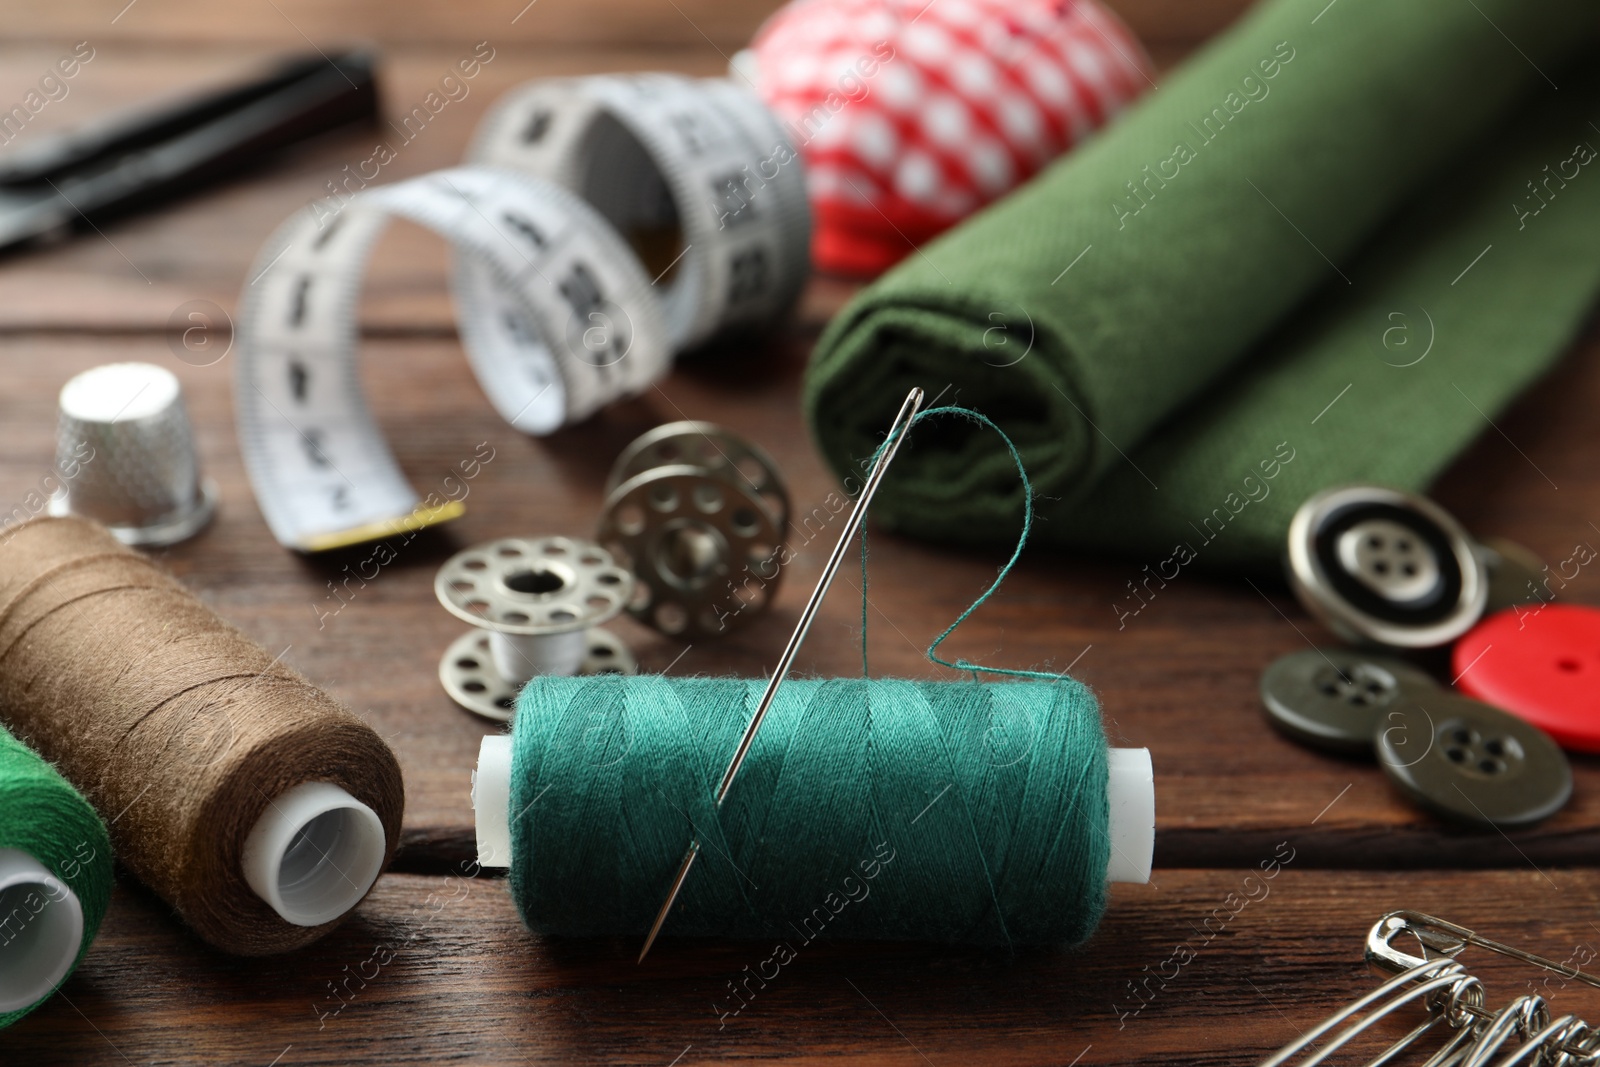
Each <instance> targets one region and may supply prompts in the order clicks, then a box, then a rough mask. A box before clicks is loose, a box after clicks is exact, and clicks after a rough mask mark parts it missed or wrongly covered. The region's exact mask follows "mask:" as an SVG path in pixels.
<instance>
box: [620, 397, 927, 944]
mask: <svg viewBox="0 0 1600 1067" xmlns="http://www.w3.org/2000/svg"><path fill="white" fill-rule="evenodd" d="M922 396H923V394H922V390H921V389H915V388H914V389H912V390H911V392H910V393H908V394H906V399H905V402H904V403H903V404H901V405H900V413H899V414H898V415H896V416H895V417H894V423H893V425H891V426H890V427H889V436H888V437H887V438H886V439H885V441H884V447H883V448H882V449H881V450H880V451H879V453H878V458H877V461H876V462H874V463H873V465H872V470H871V471H869V472H868V474H867V484H866V485H864V486H862V488H861V495H860V496H858V497H856V504H855V507H853V508H851V509H850V518H849V519H847V520H846V521H845V525H844V532H842V533H841V534H840V535H839V543H838V544H837V545H835V546H834V548H833V554H832V555H830V556H829V557H828V562H827V564H826V565H825V566H824V567H823V568H822V577H821V578H819V579H817V587H816V588H815V589H813V590H812V591H811V599H809V600H807V601H806V606H805V608H804V610H802V611H801V612H800V621H799V622H798V623H796V624H795V628H794V633H793V634H791V635H790V637H789V643H788V644H787V645H785V646H784V649H783V655H781V656H779V657H778V665H777V666H776V667H774V668H773V669H772V677H771V678H770V679H768V681H767V688H766V691H765V692H763V693H762V694H761V701H760V703H758V704H757V705H756V710H755V714H753V715H751V716H750V724H749V725H748V726H746V727H745V729H744V736H743V737H741V738H740V739H739V747H738V748H736V749H735V750H734V752H733V759H732V760H731V761H729V763H728V769H727V770H726V771H725V772H723V775H722V784H721V785H719V786H718V787H717V797H716V805H717V807H718V808H720V807H722V802H723V801H724V800H725V799H727V796H728V790H729V789H730V788H732V786H733V779H734V777H735V776H736V775H737V774H738V773H739V768H740V766H741V765H743V763H744V758H745V756H747V755H749V753H750V745H751V742H753V741H754V740H755V739H756V731H757V730H759V729H761V722H762V720H763V719H765V718H766V717H767V712H768V711H769V710H770V709H771V708H772V701H773V699H774V698H775V697H777V695H778V686H780V685H782V684H783V679H784V676H785V675H787V674H788V673H789V668H790V667H791V666H793V665H794V658H795V656H796V655H797V654H798V653H799V651H800V645H801V643H802V642H803V641H805V639H806V633H807V631H809V630H810V629H811V622H812V620H813V619H815V618H816V616H817V609H818V608H819V607H821V605H822V598H823V597H824V596H826V595H827V592H828V586H830V585H831V584H833V576H834V575H835V574H837V573H838V571H839V564H841V563H843V562H844V556H845V553H846V552H847V551H849V549H850V542H851V541H852V540H853V539H854V537H855V532H856V530H857V528H859V527H860V525H861V524H862V523H863V522H865V521H866V517H867V505H869V504H871V503H872V497H873V494H875V493H876V492H877V491H878V483H879V482H881V481H883V476H884V473H885V472H887V471H888V469H889V463H890V462H891V461H892V460H893V459H894V456H895V453H896V452H898V451H900V443H901V442H902V441H904V440H905V438H906V434H907V433H909V432H910V431H911V423H912V421H913V420H914V419H915V418H916V417H917V411H918V409H919V408H921V407H922ZM699 855H700V839H699V838H698V837H696V838H694V839H692V840H691V841H690V842H689V850H688V851H687V852H685V853H684V854H683V862H682V863H680V864H679V865H678V873H677V875H676V876H674V877H673V879H672V888H671V890H669V891H668V893H667V899H666V902H665V903H663V904H662V905H661V910H660V911H659V912H657V913H656V921H655V922H654V923H652V924H651V926H650V933H649V934H648V935H646V936H645V939H644V947H643V948H641V949H640V950H639V959H638V962H639V963H643V962H644V957H645V954H646V953H647V952H649V951H650V946H651V945H653V944H655V942H656V935H657V934H659V933H661V926H662V924H663V923H665V922H666V921H667V915H668V914H669V913H670V912H671V911H672V905H673V903H674V902H676V901H677V899H678V894H679V893H681V892H682V891H683V883H684V882H685V881H687V880H688V878H689V870H690V868H692V867H693V866H694V861H695V858H696V857H698V856H699Z"/></svg>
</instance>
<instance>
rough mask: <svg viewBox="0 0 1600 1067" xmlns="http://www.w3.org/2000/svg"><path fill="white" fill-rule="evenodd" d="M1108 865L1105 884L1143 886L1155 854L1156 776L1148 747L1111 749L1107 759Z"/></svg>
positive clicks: (1148, 878)
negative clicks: (1109, 858) (1109, 841)
mask: <svg viewBox="0 0 1600 1067" xmlns="http://www.w3.org/2000/svg"><path fill="white" fill-rule="evenodd" d="M1106 800H1107V801H1108V802H1109V803H1110V808H1111V818H1110V820H1109V821H1108V822H1107V824H1106V836H1107V837H1109V838H1110V839H1111V863H1110V865H1109V866H1107V867H1106V881H1108V882H1132V883H1134V884H1136V885H1143V884H1144V883H1145V882H1148V881H1149V880H1150V865H1151V863H1152V862H1153V861H1154V860H1155V852H1156V776H1155V768H1154V767H1152V766H1151V764H1150V750H1149V749H1148V748H1114V749H1112V750H1111V751H1110V753H1109V754H1108V755H1107V757H1106Z"/></svg>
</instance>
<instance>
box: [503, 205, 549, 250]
mask: <svg viewBox="0 0 1600 1067" xmlns="http://www.w3.org/2000/svg"><path fill="white" fill-rule="evenodd" d="M500 218H501V221H503V222H504V223H505V224H506V225H507V226H509V227H511V228H512V229H513V230H515V231H516V232H517V233H520V234H521V235H522V236H524V237H526V238H527V239H528V243H529V244H531V245H533V249H534V251H535V252H543V251H544V250H545V246H546V245H547V244H549V241H548V240H547V239H546V237H545V235H544V231H543V230H541V229H539V227H537V226H535V225H534V224H533V222H532V221H531V220H529V219H527V218H525V217H523V216H522V215H519V214H517V213H516V212H515V211H506V212H502V213H501V215H500Z"/></svg>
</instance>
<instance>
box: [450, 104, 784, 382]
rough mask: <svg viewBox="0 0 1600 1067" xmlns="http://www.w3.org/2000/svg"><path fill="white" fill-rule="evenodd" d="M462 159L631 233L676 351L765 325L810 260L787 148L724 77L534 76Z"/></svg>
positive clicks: (763, 110)
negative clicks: (520, 176)
mask: <svg viewBox="0 0 1600 1067" xmlns="http://www.w3.org/2000/svg"><path fill="white" fill-rule="evenodd" d="M467 158H468V160H469V161H470V162H474V163H486V164H491V165H495V166H506V167H512V168H514V169H517V170H523V171H527V172H528V173H530V174H537V175H539V176H541V177H544V178H549V179H550V180H551V181H554V182H556V183H558V184H560V185H563V186H565V187H567V188H568V189H571V190H573V191H574V192H576V193H577V194H578V195H579V196H581V197H583V199H584V200H586V201H588V202H589V203H590V204H592V205H594V206H595V208H596V209H598V210H599V212H600V213H601V214H602V215H604V216H605V217H606V218H607V219H609V220H610V221H611V223H612V224H613V225H614V226H616V227H617V229H618V230H620V231H621V232H622V233H623V234H625V235H627V236H629V237H630V238H631V239H632V243H633V244H634V246H635V247H636V248H637V249H639V250H640V251H641V254H643V256H644V257H645V259H646V261H647V262H650V263H651V265H652V267H654V269H653V270H652V271H651V277H657V276H658V275H665V277H663V278H662V280H663V281H664V282H665V283H666V284H665V285H663V286H661V288H662V289H663V299H664V301H665V303H666V307H667V328H668V330H669V331H670V333H671V337H672V346H673V348H674V350H676V351H682V350H684V349H687V348H693V347H695V346H696V345H699V344H702V343H704V342H705V341H707V340H710V339H711V338H712V337H713V336H715V335H716V334H718V333H720V332H722V331H724V330H727V329H730V328H732V329H737V328H738V327H741V326H760V325H763V324H766V323H770V322H771V321H772V320H774V319H776V318H778V317H779V316H781V315H782V314H784V312H786V311H787V310H788V309H789V307H790V306H791V305H792V304H793V303H794V301H795V298H796V297H797V296H798V295H799V293H800V288H801V286H802V285H804V284H805V279H806V275H807V273H808V272H809V270H810V266H811V259H810V245H811V214H810V207H809V206H808V203H807V200H806V187H805V175H804V173H803V172H802V170H801V167H800V161H799V159H798V157H797V154H796V152H795V149H794V146H793V145H792V144H791V143H790V142H789V138H788V136H787V135H786V134H785V133H784V130H783V127H782V126H781V125H779V123H778V120H777V118H776V117H775V116H774V115H773V114H772V112H771V111H769V110H768V109H767V106H766V105H765V104H763V103H762V102H761V99H760V97H758V96H756V94H755V93H754V92H753V91H751V90H750V89H748V88H747V87H745V86H743V85H740V84H739V83H737V82H734V81H732V80H729V79H726V78H686V77H683V76H681V75H676V74H632V75H598V76H593V77H586V78H564V79H552V80H550V81H541V82H534V83H532V84H529V85H525V86H523V87H521V88H519V89H515V90H513V91H512V92H510V93H508V94H507V95H506V96H505V97H503V98H502V99H501V101H500V102H499V103H497V104H496V105H495V107H494V110H493V111H492V112H491V113H490V114H489V116H488V117H487V118H486V119H485V120H484V122H483V125H482V127H481V128H480V129H479V133H478V137H477V139H476V141H475V142H474V144H473V146H472V148H471V150H470V151H469V152H468V157H467Z"/></svg>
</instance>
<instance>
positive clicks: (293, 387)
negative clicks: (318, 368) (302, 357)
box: [289, 359, 311, 404]
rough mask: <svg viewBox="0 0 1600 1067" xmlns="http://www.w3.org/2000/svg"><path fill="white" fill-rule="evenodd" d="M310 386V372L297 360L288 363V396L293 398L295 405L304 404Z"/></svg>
mask: <svg viewBox="0 0 1600 1067" xmlns="http://www.w3.org/2000/svg"><path fill="white" fill-rule="evenodd" d="M310 385H311V372H310V371H309V370H307V369H306V365H305V364H304V363H301V362H300V361H299V360H298V359H292V360H290V361H289V395H290V396H292V397H294V399H295V402H296V403H300V404H304V403H305V402H306V393H307V390H308V389H309V387H310Z"/></svg>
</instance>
